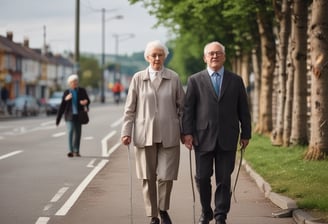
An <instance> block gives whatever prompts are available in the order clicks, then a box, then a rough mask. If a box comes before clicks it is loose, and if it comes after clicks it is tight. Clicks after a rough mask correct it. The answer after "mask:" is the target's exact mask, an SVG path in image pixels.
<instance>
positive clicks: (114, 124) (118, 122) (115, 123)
mask: <svg viewBox="0 0 328 224" xmlns="http://www.w3.org/2000/svg"><path fill="white" fill-rule="evenodd" d="M122 122H123V117H121V118H120V119H119V120H117V121H116V122H114V123H113V124H111V125H110V127H111V128H115V127H117V126H119V125H120V124H121V123H122Z"/></svg>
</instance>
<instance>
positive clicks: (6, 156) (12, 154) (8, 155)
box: [0, 150, 23, 160]
mask: <svg viewBox="0 0 328 224" xmlns="http://www.w3.org/2000/svg"><path fill="white" fill-rule="evenodd" d="M22 152H23V151H22V150H17V151H14V152H11V153H7V154H5V155H2V156H0V160H2V159H6V158H9V157H11V156H14V155H17V154H19V153H22Z"/></svg>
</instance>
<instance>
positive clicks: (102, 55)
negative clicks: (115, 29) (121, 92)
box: [100, 8, 106, 103]
mask: <svg viewBox="0 0 328 224" xmlns="http://www.w3.org/2000/svg"><path fill="white" fill-rule="evenodd" d="M105 13H106V9H105V8H102V9H101V21H102V23H101V24H102V28H101V29H102V31H101V32H102V37H101V43H102V44H101V46H102V47H101V51H102V54H101V86H100V102H101V103H105V86H104V85H105V80H104V79H105V77H104V76H105V74H104V73H105V17H106V14H105Z"/></svg>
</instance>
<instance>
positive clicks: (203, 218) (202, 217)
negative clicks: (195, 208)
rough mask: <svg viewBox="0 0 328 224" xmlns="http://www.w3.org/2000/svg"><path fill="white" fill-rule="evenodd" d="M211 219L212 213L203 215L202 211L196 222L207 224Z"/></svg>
mask: <svg viewBox="0 0 328 224" xmlns="http://www.w3.org/2000/svg"><path fill="white" fill-rule="evenodd" d="M212 219H213V214H212V215H211V214H209V215H205V214H204V213H202V214H201V215H200V218H199V220H198V224H209V223H210V221H211V220H212Z"/></svg>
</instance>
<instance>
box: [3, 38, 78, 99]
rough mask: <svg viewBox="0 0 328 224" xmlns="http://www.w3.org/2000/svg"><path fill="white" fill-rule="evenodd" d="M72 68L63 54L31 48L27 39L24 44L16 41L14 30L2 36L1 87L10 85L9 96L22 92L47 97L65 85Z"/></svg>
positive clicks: (41, 97) (21, 93)
mask: <svg viewBox="0 0 328 224" xmlns="http://www.w3.org/2000/svg"><path fill="white" fill-rule="evenodd" d="M73 67H74V66H73V63H72V62H71V61H70V60H69V59H66V58H64V57H62V56H60V55H52V54H51V53H50V52H48V53H42V51H41V50H38V49H31V48H30V47H29V41H28V39H25V40H24V42H23V44H21V43H15V42H14V41H13V33H12V32H7V36H6V37H4V36H1V35H0V88H1V86H6V87H7V89H8V90H9V97H10V99H13V98H15V97H17V96H19V95H23V94H27V95H31V96H34V97H36V98H37V99H47V98H48V97H49V95H50V93H51V92H52V91H55V90H60V89H63V88H65V87H64V83H65V82H63V80H65V79H66V77H67V76H68V75H70V74H72V72H73ZM65 84H66V83H65Z"/></svg>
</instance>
